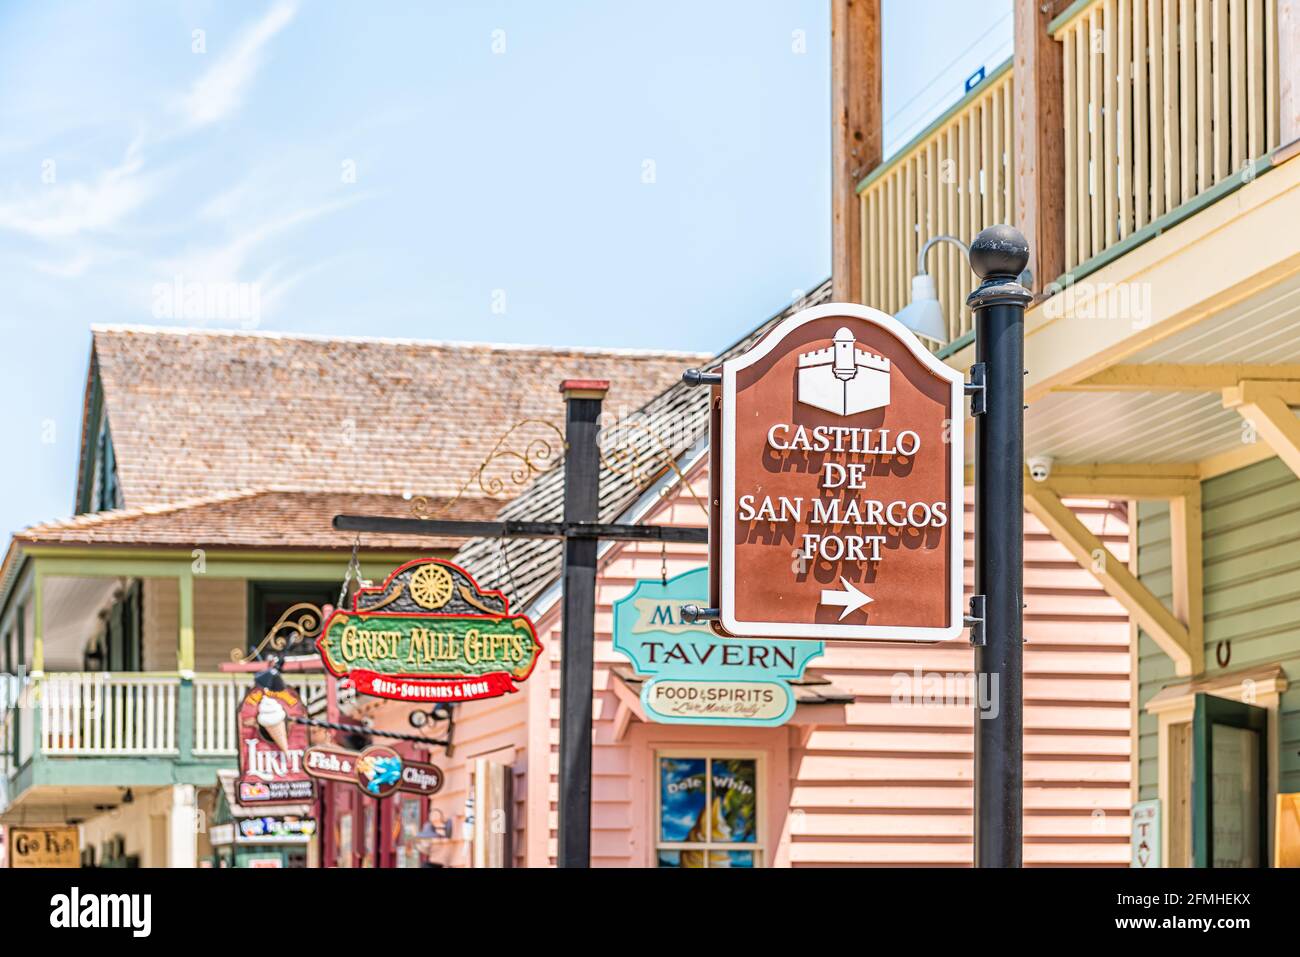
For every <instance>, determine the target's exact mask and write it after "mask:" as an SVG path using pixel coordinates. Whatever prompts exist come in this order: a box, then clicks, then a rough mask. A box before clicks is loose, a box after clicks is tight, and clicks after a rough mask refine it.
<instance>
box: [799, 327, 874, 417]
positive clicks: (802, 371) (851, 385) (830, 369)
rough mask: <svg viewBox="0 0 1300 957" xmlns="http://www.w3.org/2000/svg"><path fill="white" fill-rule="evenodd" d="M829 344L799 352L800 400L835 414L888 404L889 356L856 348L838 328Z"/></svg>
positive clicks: (850, 412)
mask: <svg viewBox="0 0 1300 957" xmlns="http://www.w3.org/2000/svg"><path fill="white" fill-rule="evenodd" d="M831 341H832V343H833V344H832V345H830V346H827V347H826V348H825V349H816V350H814V351H812V352H805V353H803V354H802V355H800V356H799V401H800V402H802V403H803V404H804V405H811V406H812V407H813V408H815V409H822V410H824V411H826V412H833V413H834V414H836V415H856V414H857V413H859V412H867V411H870V410H871V409H881V408H884V407H885V406H887V405H889V360H888V359H886V358H884V357H882V356H878V355H876V354H875V353H872V352H868V351H867V350H866V349H858V348H855V346H856V341H855V340H854V338H853V333H851V332H849V330H848V329H845V328H841V329H840V330H839V331H837V332H836V333H835V337H834V339H832V340H831Z"/></svg>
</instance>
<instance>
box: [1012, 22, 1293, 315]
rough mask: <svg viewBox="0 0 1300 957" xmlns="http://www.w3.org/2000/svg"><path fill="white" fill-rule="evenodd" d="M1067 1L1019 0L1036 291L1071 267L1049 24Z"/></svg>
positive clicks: (1058, 89)
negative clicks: (1068, 264) (1067, 264)
mask: <svg viewBox="0 0 1300 957" xmlns="http://www.w3.org/2000/svg"><path fill="white" fill-rule="evenodd" d="M1298 2H1300V0H1298ZM1066 5H1067V4H1066V3H1062V2H1061V0H1056V2H1052V0H1047V2H1043V0H1015V50H1016V52H1015V65H1014V76H1013V86H1014V89H1015V98H1016V121H1015V145H1014V149H1015V157H1014V162H1015V168H1016V209H1015V218H1014V223H1015V225H1016V226H1017V227H1019V229H1020V231H1021V232H1022V233H1024V234H1025V238H1026V239H1028V240H1029V265H1028V267H1027V268H1028V269H1029V271H1030V273H1031V278H1030V281H1029V283H1028V286H1029V288H1030V289H1031V290H1032V291H1033V292H1034V293H1036V294H1041V293H1042V291H1043V289H1044V288H1045V287H1046V286H1048V285H1049V284H1050V283H1052V282H1054V281H1055V280H1056V279H1057V278H1058V277H1059V276H1060V275H1061V273H1063V272H1064V271H1065V153H1064V147H1065V144H1064V138H1065V120H1064V117H1063V113H1062V110H1063V106H1062V97H1063V93H1062V82H1063V81H1062V73H1061V49H1062V48H1061V44H1060V43H1058V42H1057V41H1055V40H1053V39H1052V38H1051V36H1049V35H1048V32H1047V25H1048V24H1049V23H1050V22H1051V21H1052V18H1053V17H1055V16H1056V14H1057V13H1059V12H1060V8H1064V7H1065V6H1066Z"/></svg>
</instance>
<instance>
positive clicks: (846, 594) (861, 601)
mask: <svg viewBox="0 0 1300 957" xmlns="http://www.w3.org/2000/svg"><path fill="white" fill-rule="evenodd" d="M840 583H841V584H842V585H844V591H835V590H834V589H833V588H823V589H822V601H821V603H822V604H823V605H843V606H844V610H843V611H842V612H840V621H843V620H844V619H845V618H847V617H848V616H849V615H850V614H851V613H853V612H855V611H857V610H858V609H859V608H861V607H862V606H863V605H869V604H870V603H871V602H872V601H873V599H872V598H871V597H870V596H868V595H864V594H862V592H860V591H858V590H857V588H855V587H854V586H853V585H852V584H850V583H849V581H848V579H845V578H841V579H840Z"/></svg>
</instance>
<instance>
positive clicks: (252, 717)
mask: <svg viewBox="0 0 1300 957" xmlns="http://www.w3.org/2000/svg"><path fill="white" fill-rule="evenodd" d="M306 717H307V709H306V707H305V706H304V705H303V703H302V701H301V700H300V699H299V697H298V695H297V693H296V692H295V691H294V690H293V689H292V688H285V689H284V690H282V691H269V690H267V689H264V688H258V687H253V688H251V689H250V690H249V692H248V694H246V695H245V696H244V700H243V701H242V702H241V703H240V706H239V716H238V728H239V782H238V787H237V788H236V792H235V793H236V798H237V799H238V801H239V803H240V804H254V805H256V804H270V803H276V802H279V801H303V800H308V799H310V798H311V797H312V795H313V793H314V790H313V785H312V780H311V778H310V777H309V776H308V775H307V773H306V772H305V771H304V770H303V755H304V753H306V751H307V748H308V746H309V744H310V742H309V741H308V726H307V725H306V724H304V723H302V722H301V721H295V720H293V719H294V718H306Z"/></svg>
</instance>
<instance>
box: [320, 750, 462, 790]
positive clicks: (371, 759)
mask: <svg viewBox="0 0 1300 957" xmlns="http://www.w3.org/2000/svg"><path fill="white" fill-rule="evenodd" d="M303 764H304V767H305V768H306V770H307V773H308V774H310V775H311V776H312V777H314V778H320V779H322V780H325V781H340V782H343V783H345V784H355V785H356V786H357V787H358V788H360V789H361V793H363V794H365V795H367V796H369V797H372V798H386V797H388V796H389V795H390V794H394V793H395V792H397V791H405V792H406V793H408V794H418V795H421V796H422V797H429V796H431V795H434V794H437V793H438V792H439V791H440V790H442V783H443V775H442V769H441V768H439V767H438V766H437V765H435V764H427V763H426V762H424V761H413V760H411V759H410V758H404V757H402V755H400V754H399V753H398V752H397V751H395V750H394V749H393V748H390V747H388V746H387V745H383V744H376V745H372V746H371V747H369V748H366V749H365V750H364V751H349V750H348V749H346V748H340V747H337V746H336V745H332V744H316V745H312V747H310V748H308V749H307V757H306V760H305V761H304V762H303Z"/></svg>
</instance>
